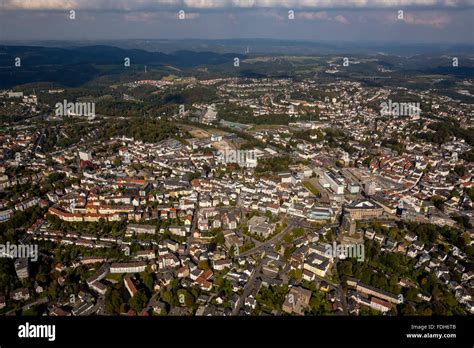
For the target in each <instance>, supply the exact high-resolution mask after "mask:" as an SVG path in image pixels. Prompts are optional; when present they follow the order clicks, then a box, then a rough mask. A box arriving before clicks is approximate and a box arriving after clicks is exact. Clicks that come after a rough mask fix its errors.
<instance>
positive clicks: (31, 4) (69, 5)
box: [0, 0, 474, 11]
mask: <svg viewBox="0 0 474 348" xmlns="http://www.w3.org/2000/svg"><path fill="white" fill-rule="evenodd" d="M407 7H419V8H423V7H425V8H426V7H429V8H439V9H441V8H456V7H458V8H459V7H474V0H2V1H1V4H0V8H2V9H6V10H66V9H76V10H79V9H82V10H114V11H142V10H166V9H186V8H190V9H201V10H213V9H229V8H241V9H249V8H276V9H277V8H285V9H318V10H325V9H383V8H407Z"/></svg>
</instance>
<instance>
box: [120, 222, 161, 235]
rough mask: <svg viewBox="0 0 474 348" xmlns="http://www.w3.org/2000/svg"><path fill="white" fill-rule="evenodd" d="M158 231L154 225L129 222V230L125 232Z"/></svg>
mask: <svg viewBox="0 0 474 348" xmlns="http://www.w3.org/2000/svg"><path fill="white" fill-rule="evenodd" d="M155 233H156V226H154V225H139V224H129V225H128V226H127V231H126V232H125V234H126V235H129V236H131V235H134V234H155Z"/></svg>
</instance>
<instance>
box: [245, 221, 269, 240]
mask: <svg viewBox="0 0 474 348" xmlns="http://www.w3.org/2000/svg"><path fill="white" fill-rule="evenodd" d="M248 226H249V232H250V233H254V234H256V235H258V236H260V237H263V238H268V237H269V236H270V235H271V234H272V233H273V232H275V225H274V224H269V223H268V217H266V216H265V217H262V216H253V217H252V218H251V219H250V220H249V221H248Z"/></svg>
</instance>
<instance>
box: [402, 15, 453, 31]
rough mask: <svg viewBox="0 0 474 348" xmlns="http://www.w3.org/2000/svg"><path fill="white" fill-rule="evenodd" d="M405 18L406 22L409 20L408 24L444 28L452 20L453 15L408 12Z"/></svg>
mask: <svg viewBox="0 0 474 348" xmlns="http://www.w3.org/2000/svg"><path fill="white" fill-rule="evenodd" d="M404 18H405V22H407V23H408V24H412V25H421V26H425V27H434V28H444V27H445V26H446V25H447V24H449V23H450V22H451V17H449V16H448V15H446V14H444V13H436V14H431V13H429V14H426V13H416V14H412V13H408V14H406V15H405V16H404Z"/></svg>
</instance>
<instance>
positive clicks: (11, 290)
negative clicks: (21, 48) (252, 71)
mask: <svg viewBox="0 0 474 348" xmlns="http://www.w3.org/2000/svg"><path fill="white" fill-rule="evenodd" d="M332 66H333V68H338V65H337V64H332ZM341 67H342V62H341V66H340V67H339V68H341ZM465 84H466V85H472V80H466V81H465ZM117 89H120V92H117ZM110 91H112V92H110ZM176 91H178V92H180V93H181V92H182V93H183V94H184V93H188V94H190V93H194V92H195V93H196V96H195V97H193V98H189V99H190V100H191V101H190V102H188V100H187V99H185V101H184V102H183V103H180V102H178V103H176V102H175V101H173V102H172V103H170V104H169V105H166V106H165V107H162V108H160V112H159V113H154V114H153V115H148V116H143V117H141V118H140V117H134V118H127V117H125V115H116V116H115V117H114V116H113V110H111V109H107V108H105V107H104V105H103V104H101V103H102V102H104V100H105V101H107V99H108V98H117V97H118V98H122V99H123V100H124V101H127V102H134V103H139V102H140V100H142V99H143V98H144V97H143V95H144V93H149V94H148V95H167V93H176ZM209 91H212V93H213V95H212V97H209V98H208V96H207V93H209ZM109 92H110V93H112V95H108V94H107V95H106V93H104V95H101V96H86V97H81V98H80V99H75V98H73V100H71V101H69V100H66V99H67V96H68V95H71V94H67V93H68V90H67V89H61V90H51V89H41V88H37V89H36V90H35V91H28V92H25V93H23V92H19V91H13V90H4V91H1V92H0V109H4V110H5V111H7V114H15V115H18V116H17V117H15V118H8V117H7V118H5V119H4V121H3V122H2V128H1V129H0V144H1V148H0V159H1V162H0V210H1V211H0V231H1V232H2V233H1V234H0V242H1V243H2V244H6V243H10V244H17V245H19V246H27V245H31V246H33V245H35V246H37V247H39V252H38V255H37V259H38V260H37V261H33V260H32V259H31V258H30V257H24V256H22V257H16V256H15V255H14V253H9V252H4V254H5V255H3V258H2V259H1V260H0V261H1V263H0V264H1V267H2V271H1V272H0V273H1V276H0V313H2V314H5V315H14V314H23V315H49V316H83V315H110V314H113V315H129V316H134V315H140V316H154V315H196V316H209V315H212V316H216V315H224V316H229V315H353V316H358V315H389V316H390V315H392V316H393V315H414V314H418V315H462V314H467V313H471V314H472V313H474V300H473V298H472V289H473V285H474V277H473V268H472V267H473V259H472V256H473V252H474V248H473V245H472V241H473V239H474V228H473V225H472V224H473V221H474V211H473V200H474V186H473V173H474V164H473V158H474V150H473V146H474V143H473V141H474V137H473V130H472V128H469V127H472V121H473V117H474V106H473V104H470V103H468V102H459V100H456V99H455V97H453V96H446V95H442V94H436V93H431V92H429V91H426V92H424V91H420V90H419V89H410V88H405V87H403V88H402V87H389V86H385V87H367V86H365V85H363V84H361V83H359V82H354V81H349V80H347V81H337V82H334V81H323V82H321V81H319V80H318V79H311V78H306V79H302V80H298V81H293V80H291V79H287V78H285V79H280V78H265V79H259V78H238V77H229V78H216V79H211V80H199V79H196V78H188V77H184V78H179V77H176V76H168V77H166V78H163V79H162V80H137V81H134V82H131V83H125V84H123V85H121V86H120V87H117V86H113V88H111V89H110V90H109V89H108V90H107V93H109ZM70 93H73V91H70ZM114 93H115V94H114ZM145 98H146V97H145ZM208 99H212V100H210V101H208ZM76 100H77V103H79V102H88V103H93V104H92V105H93V107H94V109H93V110H95V111H94V113H95V114H94V115H93V117H90V116H91V115H90V114H84V115H82V114H81V113H80V112H79V113H78V112H75V113H69V112H67V110H69V106H68V107H67V110H63V112H58V110H56V109H55V105H56V103H59V105H60V106H61V107H62V106H63V104H64V106H66V105H70V104H69V103H71V102H72V101H76ZM95 103H97V104H95ZM396 103H399V104H403V103H407V105H415V104H414V103H417V104H416V105H417V106H418V107H417V110H416V112H411V111H410V110H408V111H409V112H407V113H403V112H401V113H397V112H394V111H393V110H394V108H393V105H398V104H396ZM71 105H72V109H75V110H77V107H76V108H74V104H71ZM386 105H390V107H391V109H390V113H389V114H387V113H386V112H384V109H386ZM65 109H66V108H65ZM396 110H397V108H395V111H396ZM4 114H5V113H4V112H2V115H4ZM334 249H337V250H334ZM5 250H7V249H5Z"/></svg>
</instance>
